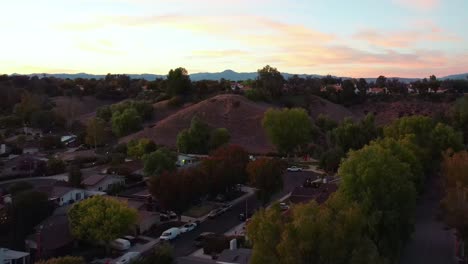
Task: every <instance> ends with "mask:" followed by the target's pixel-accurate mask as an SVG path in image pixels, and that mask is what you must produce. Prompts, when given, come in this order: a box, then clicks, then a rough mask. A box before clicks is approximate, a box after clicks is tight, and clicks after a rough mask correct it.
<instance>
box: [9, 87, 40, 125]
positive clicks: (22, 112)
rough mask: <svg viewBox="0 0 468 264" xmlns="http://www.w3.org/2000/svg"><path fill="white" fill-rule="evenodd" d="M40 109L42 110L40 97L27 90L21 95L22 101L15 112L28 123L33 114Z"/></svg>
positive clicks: (16, 106)
mask: <svg viewBox="0 0 468 264" xmlns="http://www.w3.org/2000/svg"><path fill="white" fill-rule="evenodd" d="M39 110H41V103H40V100H39V98H37V96H35V95H33V94H30V93H27V92H26V93H24V94H23V95H22V96H21V101H20V102H19V103H17V104H16V105H15V108H14V112H15V114H16V115H17V116H19V117H20V118H21V119H23V122H26V123H27V122H29V120H30V118H31V115H32V114H33V113H34V112H37V111H39Z"/></svg>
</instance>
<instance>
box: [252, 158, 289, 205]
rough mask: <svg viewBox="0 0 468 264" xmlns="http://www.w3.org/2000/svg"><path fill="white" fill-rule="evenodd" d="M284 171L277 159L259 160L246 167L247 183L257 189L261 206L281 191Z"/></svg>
mask: <svg viewBox="0 0 468 264" xmlns="http://www.w3.org/2000/svg"><path fill="white" fill-rule="evenodd" d="M284 170H285V166H284V164H283V163H282V162H281V161H280V160H277V159H269V158H260V159H256V160H254V161H251V162H249V164H248V165H247V173H248V175H249V182H250V184H252V186H253V187H255V188H257V189H258V191H257V196H258V198H259V199H260V201H262V202H263V204H267V203H268V202H269V201H270V199H271V197H272V196H273V195H274V194H275V193H277V192H278V191H281V190H282V189H283V173H284Z"/></svg>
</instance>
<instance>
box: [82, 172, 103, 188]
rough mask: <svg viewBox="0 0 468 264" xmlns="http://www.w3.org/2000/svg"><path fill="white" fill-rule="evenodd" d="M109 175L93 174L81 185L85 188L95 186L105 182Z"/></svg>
mask: <svg viewBox="0 0 468 264" xmlns="http://www.w3.org/2000/svg"><path fill="white" fill-rule="evenodd" d="M107 176H108V175H106V174H93V175H91V176H89V177H87V178H85V179H84V180H83V181H82V182H81V183H82V184H83V185H85V186H94V185H96V184H98V183H99V182H100V181H102V180H104V179H105V178H106V177H107Z"/></svg>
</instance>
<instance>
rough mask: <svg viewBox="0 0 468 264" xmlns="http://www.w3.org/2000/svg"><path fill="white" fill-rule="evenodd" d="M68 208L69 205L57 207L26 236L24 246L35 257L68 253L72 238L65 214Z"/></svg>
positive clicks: (71, 245)
mask: <svg viewBox="0 0 468 264" xmlns="http://www.w3.org/2000/svg"><path fill="white" fill-rule="evenodd" d="M69 208H70V206H66V207H61V208H57V209H56V210H55V211H54V213H53V215H52V216H50V217H48V218H47V219H45V220H44V221H42V222H41V223H40V224H38V225H37V226H36V227H35V228H34V233H33V234H31V235H29V236H28V237H27V238H26V241H25V244H26V248H27V249H28V251H29V253H30V254H31V255H32V256H34V258H35V259H39V258H50V257H54V256H57V255H59V256H60V255H66V254H69V253H70V251H71V249H72V247H73V241H74V239H73V236H72V235H71V232H70V228H69V222H68V216H67V213H68V209H69Z"/></svg>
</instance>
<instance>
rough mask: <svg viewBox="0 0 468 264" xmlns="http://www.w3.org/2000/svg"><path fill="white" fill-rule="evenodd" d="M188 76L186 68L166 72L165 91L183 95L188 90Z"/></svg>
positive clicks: (189, 83) (189, 85) (172, 94)
mask: <svg viewBox="0 0 468 264" xmlns="http://www.w3.org/2000/svg"><path fill="white" fill-rule="evenodd" d="M190 88H191V82H190V76H189V75H188V72H187V70H186V69H184V68H182V67H179V68H177V69H171V70H170V71H169V73H168V74H167V93H168V94H169V95H170V96H176V95H184V94H187V93H189V92H190Z"/></svg>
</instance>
